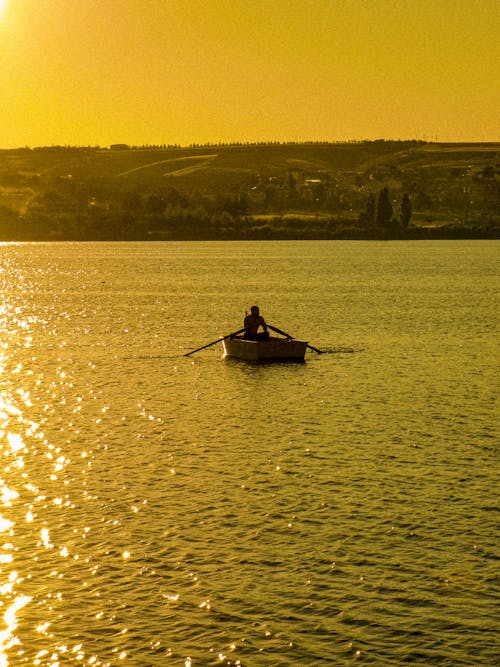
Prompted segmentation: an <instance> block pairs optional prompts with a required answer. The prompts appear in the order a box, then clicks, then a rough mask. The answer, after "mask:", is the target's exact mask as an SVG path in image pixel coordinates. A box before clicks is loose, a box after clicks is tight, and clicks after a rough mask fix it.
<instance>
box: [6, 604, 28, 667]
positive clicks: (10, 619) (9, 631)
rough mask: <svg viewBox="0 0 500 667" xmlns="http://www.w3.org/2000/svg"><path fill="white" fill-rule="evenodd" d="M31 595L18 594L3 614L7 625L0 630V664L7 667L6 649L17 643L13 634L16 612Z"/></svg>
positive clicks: (15, 625)
mask: <svg viewBox="0 0 500 667" xmlns="http://www.w3.org/2000/svg"><path fill="white" fill-rule="evenodd" d="M31 599H32V598H31V597H30V596H28V595H19V596H18V597H17V598H15V600H14V601H13V603H12V604H11V605H10V607H8V608H7V610H6V612H5V614H4V615H3V620H4V622H5V625H6V626H7V627H6V628H5V630H2V631H0V666H1V667H4V666H5V667H7V666H8V664H9V663H8V661H7V657H6V655H5V652H6V650H7V649H9V648H11V647H12V646H15V645H16V644H17V643H18V639H17V637H15V635H14V631H15V630H16V628H17V616H16V614H17V612H18V611H20V610H21V609H22V608H23V607H24V606H25V605H27V604H28V602H30V601H31Z"/></svg>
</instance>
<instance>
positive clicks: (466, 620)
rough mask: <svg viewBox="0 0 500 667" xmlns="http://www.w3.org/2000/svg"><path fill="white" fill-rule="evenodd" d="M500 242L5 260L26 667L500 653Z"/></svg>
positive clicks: (10, 509) (8, 618)
mask: <svg viewBox="0 0 500 667" xmlns="http://www.w3.org/2000/svg"><path fill="white" fill-rule="evenodd" d="M498 250H499V244H498V243H497V242H495V241H488V242H477V241H476V242H464V241H461V242H422V243H420V242H415V243H397V242H396V243H377V242H368V243H364V242H352V243H351V242H318V243H316V242H281V243H265V242H264V243H244V242H242V243H206V244H203V243H184V244H183V243H157V244H132V243H130V244H127V243H125V244H105V243H103V244H6V245H2V246H0V288H1V291H2V302H1V305H0V436H1V440H0V443H1V444H0V447H1V450H0V453H1V456H2V467H1V469H0V475H1V476H0V481H1V496H0V530H1V537H2V538H3V539H2V540H0V567H1V570H2V575H1V579H0V604H1V605H2V606H1V609H0V614H1V616H2V617H3V625H2V626H0V665H2V666H6V665H13V666H17V665H41V666H48V665H51V666H52V667H56V666H58V665H61V666H62V665H69V664H75V665H97V666H100V665H122V664H123V665H133V666H136V665H137V666H142V665H144V666H148V665H151V666H153V665H154V666H156V665H181V666H183V667H189V666H190V665H192V667H195V666H196V665H218V664H223V665H246V666H254V665H255V666H261V665H262V666H263V665H266V666H267V665H272V666H281V665H283V666H284V665H293V666H297V665H299V666H300V665H322V664H324V665H350V664H354V663H356V664H366V665H388V666H390V665H402V664H412V665H453V666H455V665H488V666H492V665H494V664H498V658H499V647H498V639H497V630H498V626H497V618H498V617H497V616H496V613H497V612H498V592H499V590H498V568H497V565H498V546H497V545H498V532H497V529H498V493H497V488H498V450H497V446H498V432H497V430H496V429H497V425H498V407H497V405H496V400H497V395H498V384H499V383H498V342H497V341H498V338H497V335H498V332H497V325H498V312H499V303H498V256H499V255H498ZM254 302H257V303H258V304H259V305H260V306H261V310H262V313H263V314H264V315H265V316H266V318H267V319H268V321H269V322H270V323H271V324H274V325H275V326H277V327H279V328H281V329H285V330H288V331H290V333H292V335H294V336H296V337H302V338H305V339H307V340H309V342H310V343H311V344H312V345H314V346H316V347H320V348H324V349H328V350H332V351H335V350H338V349H339V348H340V349H344V350H346V349H353V350H354V352H352V353H350V354H348V353H330V354H323V355H316V354H314V353H313V352H308V354H307V357H306V363H305V364H299V365H294V364H292V365H290V364H276V365H274V364H271V365H262V366H259V365H248V364H245V363H244V362H238V361H234V360H222V359H221V350H220V346H219V345H217V346H214V347H211V348H208V349H207V350H204V351H202V352H199V353H197V354H195V355H193V356H192V357H184V356H183V354H184V353H185V352H187V351H189V350H190V349H193V348H195V347H199V346H201V345H203V344H205V343H208V342H210V341H212V340H214V339H216V338H217V337H218V336H219V335H223V334H226V333H229V332H231V331H234V330H236V329H239V328H240V326H241V321H242V317H243V314H244V310H245V309H246V308H249V307H250V306H251V305H252V304H253V303H254Z"/></svg>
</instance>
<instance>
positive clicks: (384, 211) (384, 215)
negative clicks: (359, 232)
mask: <svg viewBox="0 0 500 667" xmlns="http://www.w3.org/2000/svg"><path fill="white" fill-rule="evenodd" d="M391 220H392V204H391V202H390V199H389V190H388V188H382V190H380V192H379V195H378V201H377V225H379V226H380V227H388V226H389V225H390V223H391Z"/></svg>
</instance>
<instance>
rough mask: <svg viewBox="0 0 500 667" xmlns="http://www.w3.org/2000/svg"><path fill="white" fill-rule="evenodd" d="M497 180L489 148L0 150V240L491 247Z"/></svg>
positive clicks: (497, 161) (497, 216) (496, 151)
mask: <svg viewBox="0 0 500 667" xmlns="http://www.w3.org/2000/svg"><path fill="white" fill-rule="evenodd" d="M499 179H500V144H498V143H494V144H437V143H429V144H428V143H423V142H389V141H375V142H360V143H343V144H334V143H324V144H318V143H311V144H293V143H290V144H250V145H230V146H226V145H210V146H192V147H175V146H174V147H142V148H129V147H125V146H117V147H114V148H111V149H101V148H98V147H95V148H93V147H88V148H74V147H46V148H36V149H28V148H26V149H19V150H4V151H0V240H50V239H82V240H83V239H126V238H136V239H170V238H394V237H397V238H422V237H432V238H436V237H444V238H449V237H477V238H498V233H499V228H500V180H499ZM384 188H387V191H388V194H389V201H390V204H391V205H392V214H391V215H389V217H388V218H387V219H386V220H385V222H381V219H379V218H378V214H376V213H375V211H374V206H375V207H376V205H377V198H378V197H379V196H380V192H381V190H382V189H384ZM403 196H405V197H406V199H407V201H409V202H410V203H411V213H410V220H409V224H408V220H406V222H403V224H401V220H403V219H404V216H403V218H401V215H400V213H401V212H400V207H401V202H402V199H403Z"/></svg>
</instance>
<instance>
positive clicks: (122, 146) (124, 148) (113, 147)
mask: <svg viewBox="0 0 500 667" xmlns="http://www.w3.org/2000/svg"><path fill="white" fill-rule="evenodd" d="M109 148H110V150H112V151H127V150H128V149H129V145H128V144H111V146H110V147H109Z"/></svg>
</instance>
